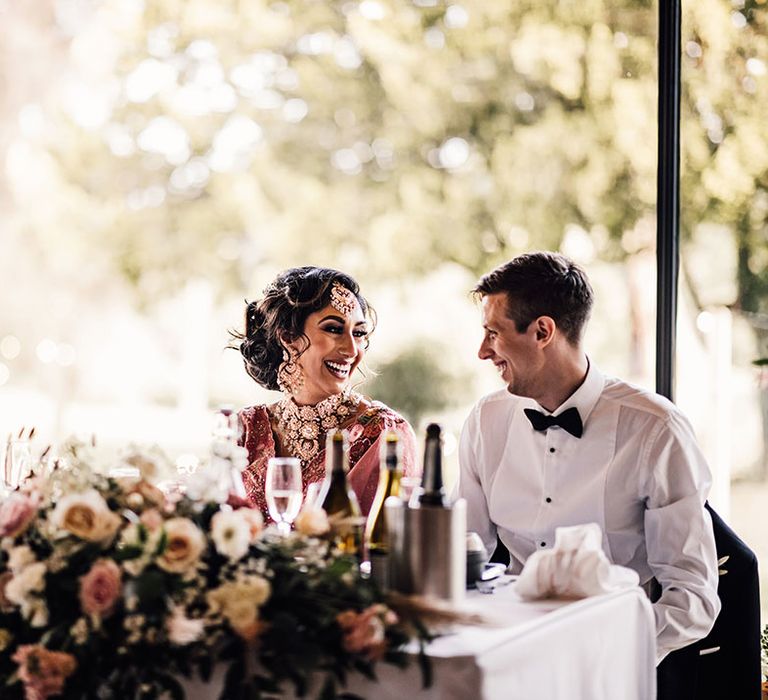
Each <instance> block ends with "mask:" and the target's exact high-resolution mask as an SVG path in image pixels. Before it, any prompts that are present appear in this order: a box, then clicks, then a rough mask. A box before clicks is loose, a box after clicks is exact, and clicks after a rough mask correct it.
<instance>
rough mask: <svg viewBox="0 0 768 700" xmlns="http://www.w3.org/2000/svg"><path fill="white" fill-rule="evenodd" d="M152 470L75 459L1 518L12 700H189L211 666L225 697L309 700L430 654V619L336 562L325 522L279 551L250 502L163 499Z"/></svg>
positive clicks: (6, 668) (5, 682)
mask: <svg viewBox="0 0 768 700" xmlns="http://www.w3.org/2000/svg"><path fill="white" fill-rule="evenodd" d="M155 457H156V455H155V456H153V455H150V456H149V457H147V456H146V455H141V454H139V453H133V454H132V456H131V457H130V459H129V462H131V464H132V465H134V466H136V467H137V470H136V476H133V477H124V478H113V477H109V476H106V475H102V474H98V473H96V472H95V471H94V469H93V465H92V464H91V463H90V462H91V457H90V456H89V451H88V450H87V449H86V446H84V445H77V444H72V445H70V448H69V454H68V460H69V466H68V468H66V469H54V470H53V471H52V472H51V473H50V474H49V475H48V476H46V477H45V478H41V477H33V478H30V479H28V480H27V481H26V482H25V483H24V484H23V485H22V487H21V488H20V489H18V490H17V491H15V492H13V493H12V494H10V495H9V496H8V497H6V498H5V499H4V500H3V502H2V504H0V538H1V540H0V542H1V549H0V695H1V696H2V697H3V698H8V699H11V698H22V697H23V698H26V700H43V699H44V698H48V697H51V696H56V695H63V696H65V697H67V698H104V697H113V698H156V697H160V696H161V695H164V694H166V693H168V694H170V697H173V698H183V696H184V693H183V689H182V686H181V684H180V683H179V678H181V677H188V678H190V677H196V676H197V677H200V678H202V679H203V680H206V679H208V678H209V677H210V675H211V673H212V670H213V668H214V666H215V665H217V664H226V665H227V667H228V670H227V672H226V678H225V682H224V688H223V691H222V695H221V697H222V698H228V699H229V698H245V697H248V698H258V697H261V696H262V695H263V694H265V693H266V694H269V693H274V692H276V691H278V689H279V688H280V687H281V686H282V687H285V686H286V684H287V685H289V686H292V689H293V690H294V691H295V692H296V693H297V694H298V695H303V694H305V692H307V689H308V687H309V685H308V684H309V683H310V681H311V680H312V679H314V680H315V682H316V681H317V678H318V674H319V675H320V677H321V678H322V681H321V684H320V687H321V693H320V694H321V696H322V697H323V698H331V697H335V696H336V694H337V692H339V688H340V687H341V686H342V685H343V683H344V680H345V677H346V675H347V674H348V673H349V672H351V671H357V672H360V673H362V674H365V675H366V676H369V677H373V674H374V666H375V663H376V662H378V661H384V662H388V663H392V664H397V665H404V664H405V663H407V659H408V656H407V655H406V654H405V652H404V651H403V646H404V644H405V643H406V642H408V641H409V640H410V639H411V638H416V639H417V640H419V642H420V646H421V648H422V651H423V645H424V642H425V641H426V640H428V639H429V638H430V635H429V633H428V632H427V629H426V627H425V625H424V624H423V619H422V618H421V617H420V616H419V615H418V614H415V613H414V614H410V615H409V614H408V613H407V612H406V610H405V607H403V609H402V610H399V611H396V610H395V609H393V605H394V604H393V603H392V601H391V600H390V599H388V598H387V597H386V595H385V594H384V593H383V592H382V591H380V590H379V589H378V588H377V587H376V586H375V585H374V584H373V582H371V581H368V580H366V579H364V578H362V577H361V576H360V573H359V570H358V567H357V564H356V562H355V561H354V560H353V559H352V558H350V557H346V556H343V555H341V554H340V553H339V552H338V551H336V550H335V548H334V545H333V543H332V541H331V540H329V539H327V538H325V537H324V535H325V534H326V533H327V532H328V521H327V518H326V516H325V513H324V512H323V511H322V510H309V511H304V512H303V513H301V514H300V516H299V518H298V519H297V523H296V526H297V531H296V532H294V533H292V534H291V535H289V536H286V537H283V536H280V535H279V534H278V533H277V532H276V531H275V530H274V529H273V528H265V527H264V524H263V522H262V517H261V515H260V513H259V512H258V511H255V510H252V509H250V508H248V507H243V506H244V504H242V502H237V503H223V504H222V503H219V502H217V501H206V500H205V499H201V498H197V499H192V498H189V497H187V496H182V495H178V494H177V495H176V496H175V497H174V498H173V499H169V498H168V497H167V496H166V495H165V494H164V492H163V491H161V490H159V489H158V488H156V487H155V486H153V485H152V484H151V483H150V481H148V480H147V478H145V477H147V476H148V475H149V474H151V473H152V472H153V471H155V470H154V463H155ZM238 506H241V507H238ZM394 607H397V606H396V605H394ZM411 610H413V608H411ZM420 660H421V661H422V664H423V669H424V670H425V672H426V671H428V664H426V659H425V657H424V655H423V653H422V654H421V656H420ZM425 680H426V678H425Z"/></svg>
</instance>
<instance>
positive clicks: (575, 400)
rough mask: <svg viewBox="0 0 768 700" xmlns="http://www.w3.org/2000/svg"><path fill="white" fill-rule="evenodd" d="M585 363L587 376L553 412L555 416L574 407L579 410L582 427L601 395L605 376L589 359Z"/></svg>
mask: <svg viewBox="0 0 768 700" xmlns="http://www.w3.org/2000/svg"><path fill="white" fill-rule="evenodd" d="M587 362H589V366H588V367H587V376H586V377H584V381H583V382H582V383H581V386H580V387H579V388H578V389H576V391H574V392H573V393H572V394H571V395H570V396H569V397H568V398H567V399H566V400H565V401H563V403H562V404H560V405H559V406H558V407H557V408H556V409H555V411H554V413H556V414H557V413H561V412H562V411H564V410H565V409H567V408H571V407H575V408H577V409H578V410H579V416H581V422H582V423H584V425H586V424H587V419H588V418H589V414H590V413H592V409H593V408H594V407H595V404H597V400H598V399H599V398H600V394H602V393H603V388H604V387H605V376H604V375H603V373H602V372H601V371H600V370H599V369H598V368H597V367H596V366H595V363H594V362H592V361H590V360H589V358H587Z"/></svg>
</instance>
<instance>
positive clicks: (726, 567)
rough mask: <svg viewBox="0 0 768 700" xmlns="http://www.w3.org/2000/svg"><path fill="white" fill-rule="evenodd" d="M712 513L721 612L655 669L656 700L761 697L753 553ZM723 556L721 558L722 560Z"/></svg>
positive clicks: (757, 585) (757, 587) (757, 589)
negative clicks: (707, 627) (695, 638)
mask: <svg viewBox="0 0 768 700" xmlns="http://www.w3.org/2000/svg"><path fill="white" fill-rule="evenodd" d="M706 508H707V510H708V511H709V513H710V515H711V516H712V525H713V528H714V532H715V546H716V547H717V556H718V559H719V560H720V561H722V564H721V565H720V570H721V574H720V580H719V583H718V586H717V595H718V597H719V598H720V603H721V606H722V607H721V610H720V614H719V615H718V618H717V620H716V621H715V626H714V627H713V629H712V631H711V632H710V633H709V635H708V636H707V637H705V638H704V639H702V640H700V641H698V642H695V643H694V644H691V645H690V646H687V647H685V648H684V649H680V650H678V651H674V652H672V653H671V654H669V656H667V657H666V658H665V659H664V661H662V662H661V663H660V664H659V667H658V669H657V676H656V680H657V686H658V696H657V697H658V700H760V697H761V690H760V580H759V577H758V570H757V557H755V554H754V552H753V551H752V550H751V549H750V548H749V547H747V545H746V544H744V542H742V540H741V539H740V538H739V537H738V535H737V534H736V533H735V532H734V531H733V530H731V528H730V527H728V525H726V524H725V523H724V522H723V520H722V518H721V517H720V516H719V515H718V514H717V513H716V512H715V511H714V510H712V508H711V507H710V505H709V504H706ZM723 559H725V561H723Z"/></svg>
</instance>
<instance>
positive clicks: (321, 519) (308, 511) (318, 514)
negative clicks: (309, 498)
mask: <svg viewBox="0 0 768 700" xmlns="http://www.w3.org/2000/svg"><path fill="white" fill-rule="evenodd" d="M295 525H296V530H297V531H298V532H300V533H301V534H302V535H308V536H310V537H318V536H320V535H324V534H325V533H326V532H328V531H329V530H330V529H331V525H330V523H329V522H328V515H327V514H326V512H325V511H324V510H323V509H322V508H314V507H313V508H305V509H304V510H302V511H301V513H299V515H298V516H297V517H296V522H295Z"/></svg>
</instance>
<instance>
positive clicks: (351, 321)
mask: <svg viewBox="0 0 768 700" xmlns="http://www.w3.org/2000/svg"><path fill="white" fill-rule="evenodd" d="M372 311H373V310H372V309H371V308H370V306H369V305H368V302H367V301H366V300H365V298H364V297H363V296H362V295H361V294H360V290H359V287H358V285H357V283H356V282H355V280H353V279H352V278H351V277H350V276H349V275H346V274H344V273H343V272H339V271H337V270H331V269H327V268H321V267H298V268H292V269H289V270H286V271H285V272H282V273H280V274H279V275H278V276H277V278H276V279H275V280H274V281H273V282H272V283H271V284H270V285H269V286H268V287H267V288H266V289H265V290H264V296H263V298H262V299H260V300H259V301H254V302H250V303H249V304H248V305H247V307H246V312H245V333H243V334H236V338H237V339H238V340H239V341H240V343H239V349H240V353H241V354H242V356H243V361H244V364H245V369H246V371H247V372H248V374H249V375H250V376H251V378H252V379H254V380H255V381H256V382H257V383H258V384H260V385H261V386H263V387H265V388H267V389H273V390H276V389H279V390H280V391H282V392H283V398H282V399H281V400H280V401H277V402H276V403H273V404H270V405H265V404H261V405H256V406H250V407H248V408H244V409H242V410H241V411H240V414H239V417H240V423H241V426H242V428H243V434H242V438H241V439H242V444H243V445H244V446H245V447H246V448H247V450H248V458H249V462H250V465H249V466H248V468H247V469H246V470H245V471H244V472H243V481H244V483H245V487H246V491H247V492H248V497H249V499H250V500H251V502H252V503H253V505H255V506H257V507H258V508H260V509H261V511H262V512H263V513H265V514H266V513H267V506H266V501H265V496H264V485H265V476H266V471H267V462H268V460H269V458H270V457H275V456H278V457H282V456H290V457H297V458H298V459H299V460H300V461H301V469H302V482H303V488H304V492H305V494H306V489H307V486H308V485H309V484H311V483H313V482H319V481H322V480H323V478H324V477H325V435H326V433H327V431H328V430H331V429H333V428H344V429H346V430H347V432H348V434H349V440H350V449H349V464H350V469H349V473H348V475H347V478H348V480H349V483H350V485H351V486H352V488H353V490H354V491H355V494H356V495H357V498H358V501H359V503H360V508H361V510H362V511H363V514H364V515H367V514H368V511H369V509H370V507H371V503H372V501H373V497H374V494H375V492H376V487H377V485H378V480H379V452H380V444H381V440H382V439H383V435H384V434H385V433H386V432H387V431H389V430H394V431H396V432H397V433H398V434H399V436H400V443H401V445H402V448H403V449H402V463H403V470H404V474H405V475H409V474H411V475H413V474H414V472H415V465H416V462H415V439H414V435H413V430H412V429H411V426H410V425H409V424H408V422H407V421H406V420H405V419H404V418H403V417H402V416H400V415H399V414H398V413H396V412H395V411H393V410H392V409H391V408H389V407H388V406H385V405H384V404H383V403H381V402H380V401H373V400H371V399H369V398H367V397H365V396H362V395H360V394H358V393H357V392H355V391H354V389H353V386H352V381H351V378H352V373H353V372H354V371H355V370H356V369H358V368H359V366H360V363H361V361H362V359H363V357H364V356H365V351H366V349H367V347H368V339H369V336H370V334H371V332H372V330H373V326H372V322H373V318H372V317H374V315H373V313H372Z"/></svg>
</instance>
